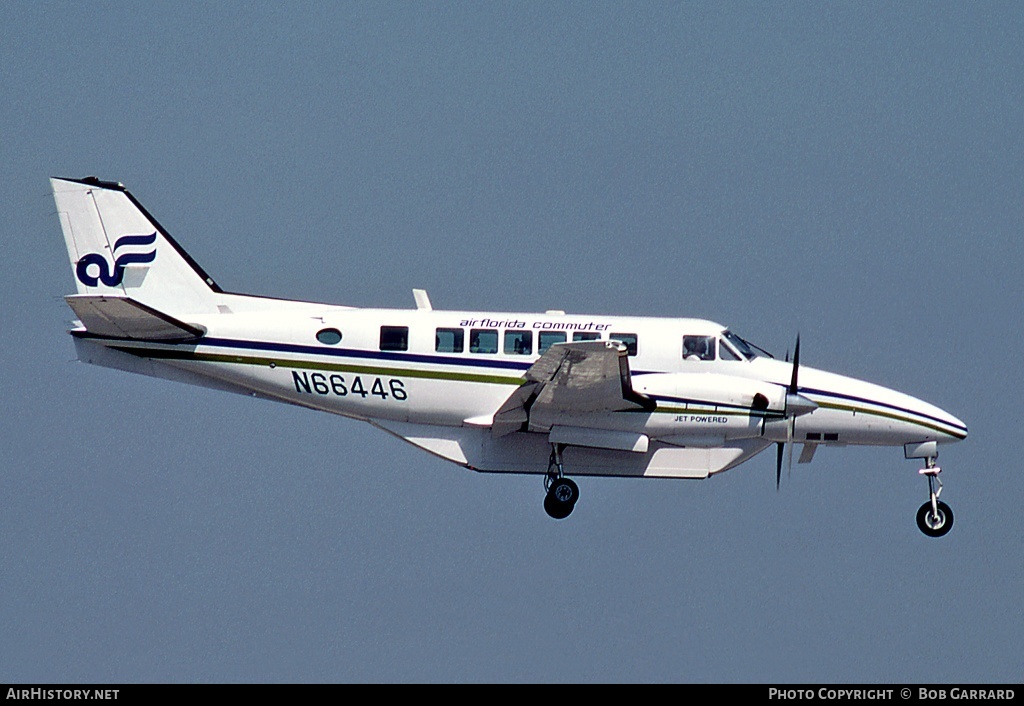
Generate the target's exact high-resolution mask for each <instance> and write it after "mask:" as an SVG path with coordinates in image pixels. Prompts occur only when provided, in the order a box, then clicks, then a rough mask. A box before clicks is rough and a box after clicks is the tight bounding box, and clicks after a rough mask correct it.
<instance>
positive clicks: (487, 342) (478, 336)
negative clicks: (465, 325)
mask: <svg viewBox="0 0 1024 706" xmlns="http://www.w3.org/2000/svg"><path fill="white" fill-rule="evenodd" d="M469 352H470V353H497V352H498V330H497V329H493V328H474V329H470V330H469Z"/></svg>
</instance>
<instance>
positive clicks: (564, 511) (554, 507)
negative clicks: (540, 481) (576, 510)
mask: <svg viewBox="0 0 1024 706" xmlns="http://www.w3.org/2000/svg"><path fill="white" fill-rule="evenodd" d="M573 507H574V505H573V504H572V503H560V502H558V500H557V499H556V498H555V496H554V495H552V494H551V493H548V494H547V495H545V496H544V512H546V513H548V516H550V517H552V518H554V519H556V520H564V519H565V518H566V517H568V516H569V515H570V514H572V509H573Z"/></svg>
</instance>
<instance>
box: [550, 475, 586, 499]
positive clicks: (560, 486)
mask: <svg viewBox="0 0 1024 706" xmlns="http://www.w3.org/2000/svg"><path fill="white" fill-rule="evenodd" d="M548 495H554V496H555V499H556V500H557V501H558V502H560V503H568V504H569V505H575V504H576V501H577V500H579V499H580V487H579V486H578V485H576V483H574V482H573V481H572V479H570V478H559V479H558V480H556V481H554V482H553V483H552V484H551V487H550V488H548Z"/></svg>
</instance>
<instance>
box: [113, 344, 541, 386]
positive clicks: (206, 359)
mask: <svg viewBox="0 0 1024 706" xmlns="http://www.w3.org/2000/svg"><path fill="white" fill-rule="evenodd" d="M112 347H113V348H116V349H117V350H119V351H123V352H125V353H131V354H132V355H136V356H139V357H142V358H163V359H171V360H190V361H196V362H200V363H228V364H235V365H254V366H258V367H262V368H269V367H272V366H276V367H280V368H300V369H305V370H327V371H330V372H338V373H359V374H361V375H390V376H393V377H399V376H404V377H408V378H426V379H433V380H454V381H457V382H482V383H490V384H493V385H521V384H522V383H523V379H522V378H517V377H516V378H513V377H506V376H503V375H478V374H474V373H451V372H443V371H436V370H412V369H409V368H383V367H377V366H372V365H351V364H341V363H322V362H318V361H308V360H288V359H286V358H262V357H254V356H241V355H223V354H219V353H193V352H191V351H177V350H166V349H155V348H131V347H122V346H112Z"/></svg>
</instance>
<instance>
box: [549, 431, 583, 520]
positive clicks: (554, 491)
mask: <svg viewBox="0 0 1024 706" xmlns="http://www.w3.org/2000/svg"><path fill="white" fill-rule="evenodd" d="M579 498H580V488H579V486H578V485H576V483H574V482H573V481H572V479H570V478H566V477H565V476H564V475H563V474H562V446H561V445H560V444H552V445H551V458H550V459H549V460H548V472H547V473H546V474H545V475H544V511H545V512H546V513H548V515H549V516H551V517H553V518H554V519H556V520H564V519H565V518H566V517H568V516H569V515H570V514H571V513H572V510H573V508H574V507H576V501H577V500H579Z"/></svg>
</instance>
